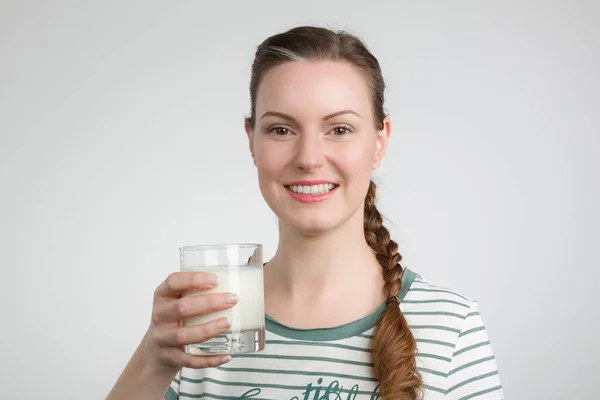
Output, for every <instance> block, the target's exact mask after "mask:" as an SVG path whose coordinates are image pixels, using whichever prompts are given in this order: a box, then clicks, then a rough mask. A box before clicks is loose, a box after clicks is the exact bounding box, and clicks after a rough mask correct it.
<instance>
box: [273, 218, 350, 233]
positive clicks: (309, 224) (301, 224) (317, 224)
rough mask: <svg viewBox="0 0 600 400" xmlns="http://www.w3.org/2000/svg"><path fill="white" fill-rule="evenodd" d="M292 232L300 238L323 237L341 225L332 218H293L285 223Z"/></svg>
mask: <svg viewBox="0 0 600 400" xmlns="http://www.w3.org/2000/svg"><path fill="white" fill-rule="evenodd" d="M284 223H285V225H286V226H287V227H288V229H289V231H290V232H293V233H295V234H297V235H299V236H321V235H324V234H326V233H328V232H331V231H333V230H334V229H335V228H336V227H337V226H338V225H339V224H336V223H335V221H332V220H331V219H330V218H320V219H301V218H292V219H289V220H287V221H285V222H284Z"/></svg>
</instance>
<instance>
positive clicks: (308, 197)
mask: <svg viewBox="0 0 600 400" xmlns="http://www.w3.org/2000/svg"><path fill="white" fill-rule="evenodd" d="M338 187H339V185H336V186H335V187H334V188H333V189H331V190H330V191H329V192H327V193H321V194H310V193H294V192H292V191H291V190H290V188H289V186H287V185H286V187H285V189H286V191H287V192H288V193H289V195H290V196H292V198H293V199H294V200H296V201H298V202H300V203H309V204H310V203H319V202H321V201H325V200H327V199H328V198H330V197H331V196H332V195H333V194H334V193H335V192H336V191H337V189H338Z"/></svg>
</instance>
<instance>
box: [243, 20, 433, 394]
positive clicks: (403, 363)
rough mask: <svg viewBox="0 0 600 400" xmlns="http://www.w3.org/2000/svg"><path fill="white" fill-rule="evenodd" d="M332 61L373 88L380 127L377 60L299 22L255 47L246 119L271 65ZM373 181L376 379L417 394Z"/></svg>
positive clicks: (395, 261)
mask: <svg viewBox="0 0 600 400" xmlns="http://www.w3.org/2000/svg"><path fill="white" fill-rule="evenodd" d="M301 59H304V60H331V61H338V62H347V63H350V64H352V65H354V66H356V67H358V68H360V69H361V70H362V71H364V73H365V76H366V77H367V79H368V83H369V85H370V88H371V93H372V98H371V102H372V105H373V116H374V121H373V122H374V124H375V127H376V128H377V129H378V130H381V129H383V119H384V118H385V112H384V109H383V95H384V89H385V83H384V80H383V76H382V73H381V68H380V66H379V62H378V61H377V59H376V58H375V57H374V56H373V55H372V54H371V53H370V52H369V50H368V49H367V47H366V45H365V44H364V43H363V41H362V40H361V39H360V38H358V37H356V36H354V35H351V34H349V33H347V32H344V31H340V32H333V31H331V30H329V29H326V28H321V27H311V26H302V27H296V28H293V29H290V30H288V31H287V32H283V33H279V34H277V35H274V36H271V37H269V38H267V39H266V40H265V41H264V42H262V43H261V44H260V45H259V46H258V49H257V51H256V55H255V59H254V63H253V65H252V76H251V80H250V100H251V113H250V116H249V117H248V118H247V119H246V124H248V125H249V126H250V127H251V128H254V124H255V122H256V115H255V114H256V95H257V91H258V85H259V83H260V81H261V79H262V77H263V76H264V74H265V73H266V72H267V70H269V69H270V68H272V67H274V66H276V65H280V64H283V63H285V62H290V61H295V60H301ZM375 194H376V186H375V183H373V182H372V181H371V182H370V184H369V190H368V193H367V196H366V198H365V204H364V232H365V238H366V241H367V243H368V244H369V246H370V247H371V249H372V250H373V252H374V253H375V255H376V257H377V260H378V261H379V263H380V264H381V266H382V267H383V276H384V278H385V291H386V293H387V295H388V300H387V305H386V308H385V311H384V312H383V314H382V315H381V317H380V319H379V321H378V324H377V330H376V333H375V336H374V338H373V359H374V363H375V374H376V376H377V378H378V379H379V382H380V389H379V394H380V396H381V397H383V398H385V399H386V400H416V399H419V398H421V387H422V379H421V375H420V374H419V372H418V371H417V366H416V359H415V357H416V349H417V346H416V342H415V338H414V337H413V335H412V332H411V331H410V329H409V327H408V323H407V322H406V319H405V318H404V315H403V314H402V312H401V311H400V301H399V300H398V297H397V296H398V294H399V293H400V288H401V278H402V273H403V268H402V267H401V266H400V260H401V259H402V257H401V255H400V254H399V253H398V244H397V243H396V242H394V241H393V240H391V239H390V233H389V232H388V230H387V229H386V228H385V227H384V226H383V221H382V217H381V214H380V213H379V211H378V210H377V207H376V206H375V198H376V196H375Z"/></svg>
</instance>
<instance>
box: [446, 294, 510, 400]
mask: <svg viewBox="0 0 600 400" xmlns="http://www.w3.org/2000/svg"><path fill="white" fill-rule="evenodd" d="M446 398H448V399H457V400H458V399H460V400H467V399H477V400H499V399H504V398H505V397H504V392H503V389H502V384H501V383H500V376H499V373H498V366H497V363H496V358H495V357H494V353H493V351H492V345H491V343H490V339H489V337H488V333H487V331H486V329H485V325H484V323H483V319H482V318H481V315H480V314H479V305H478V304H477V303H476V302H472V303H471V307H470V310H469V313H468V314H467V317H466V318H465V322H464V325H463V328H462V330H461V332H460V334H459V336H458V340H457V342H456V347H455V348H454V353H453V355H452V360H451V362H450V369H449V371H448V378H447V385H446Z"/></svg>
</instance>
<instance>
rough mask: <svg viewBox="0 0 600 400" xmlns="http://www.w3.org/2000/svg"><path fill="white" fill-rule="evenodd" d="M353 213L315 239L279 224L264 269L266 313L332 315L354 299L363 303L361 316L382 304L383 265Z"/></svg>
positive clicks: (358, 219) (359, 215)
mask: <svg viewBox="0 0 600 400" xmlns="http://www.w3.org/2000/svg"><path fill="white" fill-rule="evenodd" d="M357 214H358V215H356V216H353V217H351V218H350V219H349V220H348V221H346V223H345V224H344V225H343V226H340V227H338V228H337V229H335V230H332V231H330V232H327V233H326V234H323V235H319V236H304V235H301V234H298V233H297V232H295V231H294V230H292V229H290V228H289V227H287V226H285V225H283V224H280V236H279V245H278V248H277V252H276V254H275V256H274V257H273V258H272V259H271V260H270V261H269V263H268V264H267V266H266V267H265V294H266V303H267V312H269V313H270V314H271V313H273V312H275V313H277V314H279V315H282V314H285V312H288V311H290V312H295V313H296V315H298V316H299V317H300V315H301V312H302V310H307V309H314V308H323V307H325V310H324V311H325V312H330V311H331V310H327V309H329V308H332V307H335V308H337V309H338V310H339V309H340V307H346V305H347V304H351V303H352V301H349V300H350V299H352V298H353V296H354V298H355V299H358V300H359V301H362V307H364V310H361V309H360V308H361V307H359V310H358V311H357V312H358V314H361V315H360V316H364V315H362V314H365V313H368V312H367V311H372V310H373V309H374V308H377V306H378V305H379V304H381V302H382V301H383V300H384V299H385V294H384V293H383V283H384V281H383V275H382V273H381V266H380V265H379V263H378V261H377V259H376V258H375V255H374V254H373V252H372V250H371V248H370V247H369V245H368V244H367V242H366V240H365V237H364V231H363V221H362V218H363V216H362V213H357ZM329 306H331V307H329ZM355 306H356V305H354V307H355ZM342 314H344V313H342ZM350 314H352V313H350ZM360 316H359V317H360ZM274 317H275V318H276V319H277V316H274ZM354 317H355V316H354V315H352V316H348V317H344V316H343V315H342V316H341V318H342V319H348V318H350V319H351V318H354ZM346 322H348V321H346ZM308 324H309V325H310V324H311V323H310V322H308ZM316 324H317V325H318V324H319V322H316Z"/></svg>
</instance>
